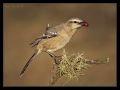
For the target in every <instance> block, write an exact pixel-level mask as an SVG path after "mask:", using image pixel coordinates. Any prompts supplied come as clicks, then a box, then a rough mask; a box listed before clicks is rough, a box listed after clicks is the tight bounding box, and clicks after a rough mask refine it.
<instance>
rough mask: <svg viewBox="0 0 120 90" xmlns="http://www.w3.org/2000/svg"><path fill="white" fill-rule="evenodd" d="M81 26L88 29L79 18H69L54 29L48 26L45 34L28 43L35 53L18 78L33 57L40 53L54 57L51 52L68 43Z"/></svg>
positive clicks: (86, 23) (85, 23) (86, 24)
mask: <svg viewBox="0 0 120 90" xmlns="http://www.w3.org/2000/svg"><path fill="white" fill-rule="evenodd" d="M83 26H84V27H88V22H86V21H85V20H82V19H80V18H70V19H69V20H67V21H65V22H63V23H61V24H59V25H56V26H54V27H50V25H49V24H48V25H47V27H46V31H45V33H44V34H42V35H40V36H38V37H37V38H36V39H35V40H34V41H32V42H31V43H30V45H32V47H35V52H34V53H33V55H32V56H31V57H30V58H29V60H28V62H27V63H26V64H25V66H24V67H23V69H22V71H21V72H20V77H21V76H22V75H23V74H24V72H25V71H26V69H27V67H28V66H29V64H30V63H31V61H32V60H33V58H34V57H36V56H37V55H39V54H40V53H42V52H46V53H48V54H49V55H50V56H51V57H55V55H54V54H53V52H55V51H57V50H59V49H61V48H63V47H64V46H65V45H66V44H67V43H68V42H69V41H70V39H71V38H72V36H73V35H74V34H75V32H76V31H77V30H78V29H79V28H81V27H83Z"/></svg>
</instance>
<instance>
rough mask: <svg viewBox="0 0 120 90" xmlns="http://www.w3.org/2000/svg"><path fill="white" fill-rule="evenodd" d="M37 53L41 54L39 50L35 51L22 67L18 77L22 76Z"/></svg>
mask: <svg viewBox="0 0 120 90" xmlns="http://www.w3.org/2000/svg"><path fill="white" fill-rule="evenodd" d="M39 53H41V50H36V52H35V53H34V54H33V55H32V56H31V57H30V59H29V60H28V62H27V63H26V64H25V66H24V67H23V69H22V71H21V73H20V77H22V76H23V74H24V72H25V71H26V69H27V67H28V66H29V64H30V63H31V61H32V60H33V58H34V57H36V56H37V55H38V54H39Z"/></svg>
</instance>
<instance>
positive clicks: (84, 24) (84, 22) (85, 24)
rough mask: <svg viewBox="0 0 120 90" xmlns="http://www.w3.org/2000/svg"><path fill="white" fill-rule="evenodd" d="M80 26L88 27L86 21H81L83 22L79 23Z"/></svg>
mask: <svg viewBox="0 0 120 90" xmlns="http://www.w3.org/2000/svg"><path fill="white" fill-rule="evenodd" d="M80 24H81V25H82V26H85V27H88V26H89V24H88V22H86V21H83V22H81V23H80Z"/></svg>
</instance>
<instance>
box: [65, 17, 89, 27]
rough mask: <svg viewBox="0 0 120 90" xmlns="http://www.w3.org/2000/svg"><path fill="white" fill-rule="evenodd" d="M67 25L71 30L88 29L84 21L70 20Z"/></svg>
mask: <svg viewBox="0 0 120 90" xmlns="http://www.w3.org/2000/svg"><path fill="white" fill-rule="evenodd" d="M67 25H68V26H70V27H71V28H72V29H78V28H80V27H82V26H85V27H88V23H87V22H86V21H84V20H81V19H79V18H72V19H69V20H68V21H67Z"/></svg>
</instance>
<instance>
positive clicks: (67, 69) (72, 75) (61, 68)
mask: <svg viewBox="0 0 120 90" xmlns="http://www.w3.org/2000/svg"><path fill="white" fill-rule="evenodd" d="M54 60H55V62H57V63H56V64H53V76H52V80H51V81H50V83H49V85H55V83H56V82H57V81H58V80H59V79H60V78H61V77H62V76H65V77H67V78H68V79H69V80H70V79H77V80H78V79H79V77H80V76H81V75H84V71H86V70H87V69H88V68H89V67H90V66H91V64H105V63H108V62H109V58H107V59H106V60H90V59H87V58H86V57H85V56H84V53H81V54H80V53H77V54H72V55H69V56H68V55H67V54H66V51H65V50H63V55H62V56H61V57H59V58H54Z"/></svg>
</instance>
